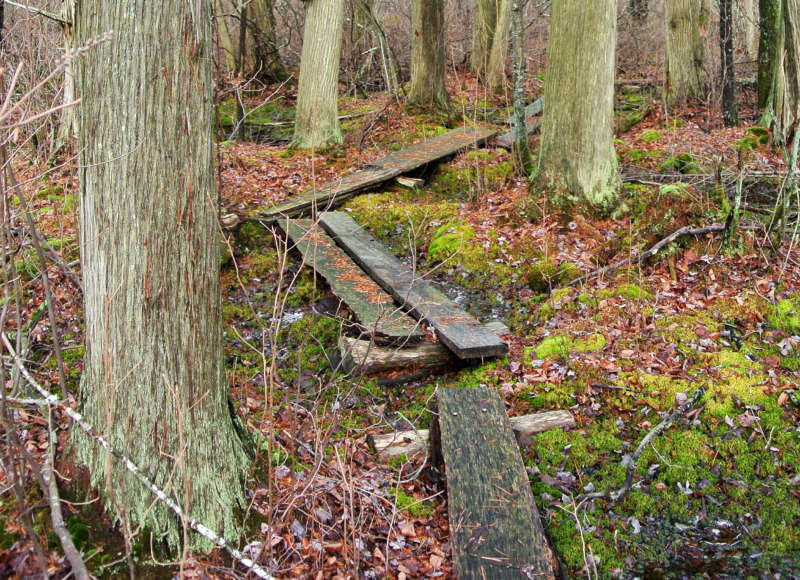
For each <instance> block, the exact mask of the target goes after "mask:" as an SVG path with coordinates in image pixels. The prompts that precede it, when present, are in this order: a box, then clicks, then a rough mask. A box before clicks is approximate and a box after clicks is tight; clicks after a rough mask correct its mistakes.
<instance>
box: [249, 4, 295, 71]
mask: <svg viewBox="0 0 800 580" xmlns="http://www.w3.org/2000/svg"><path fill="white" fill-rule="evenodd" d="M272 6H273V0H252V4H251V9H250V36H251V37H252V38H253V41H254V46H253V50H252V52H253V59H254V61H255V62H254V70H253V74H256V75H258V77H259V78H260V79H262V80H264V81H267V82H274V81H282V80H284V79H285V78H286V76H287V75H286V69H285V68H284V67H283V63H282V62H281V57H280V54H279V53H278V43H277V40H276V38H275V15H274V14H273V12H272Z"/></svg>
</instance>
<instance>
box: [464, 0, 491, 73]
mask: <svg viewBox="0 0 800 580" xmlns="http://www.w3.org/2000/svg"><path fill="white" fill-rule="evenodd" d="M497 1H498V0H477V2H476V3H475V16H474V19H473V21H472V54H471V55H470V61H469V62H470V69H471V70H472V72H473V73H475V74H476V75H478V76H479V77H480V78H484V76H485V75H486V68H487V67H488V66H489V53H490V52H491V50H492V39H493V38H494V29H495V26H496V25H497V4H496V2H497Z"/></svg>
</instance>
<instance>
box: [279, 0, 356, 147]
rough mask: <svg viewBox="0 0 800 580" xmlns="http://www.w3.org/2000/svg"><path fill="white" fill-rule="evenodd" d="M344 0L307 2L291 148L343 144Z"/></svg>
mask: <svg viewBox="0 0 800 580" xmlns="http://www.w3.org/2000/svg"><path fill="white" fill-rule="evenodd" d="M343 23H344V0H310V1H309V2H306V21H305V30H304V31H303V53H302V56H301V58H300V79H299V81H298V85H297V117H296V120H295V125H294V139H293V140H292V146H293V147H296V148H297V149H316V150H324V149H327V148H329V147H331V146H333V145H337V144H339V143H342V142H343V141H344V138H343V137H342V129H341V127H340V126H339V117H338V115H339V112H338V108H337V107H338V97H339V58H340V56H341V53H342V25H343Z"/></svg>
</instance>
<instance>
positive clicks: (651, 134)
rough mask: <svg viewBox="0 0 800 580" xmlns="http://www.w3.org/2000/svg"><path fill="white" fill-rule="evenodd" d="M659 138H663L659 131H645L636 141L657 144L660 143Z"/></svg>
mask: <svg viewBox="0 0 800 580" xmlns="http://www.w3.org/2000/svg"><path fill="white" fill-rule="evenodd" d="M659 137H661V132H660V131H657V130H655V129H645V130H644V131H642V132H641V133H639V136H638V137H636V139H638V140H639V141H642V142H644V143H655V142H656V141H658V139H659Z"/></svg>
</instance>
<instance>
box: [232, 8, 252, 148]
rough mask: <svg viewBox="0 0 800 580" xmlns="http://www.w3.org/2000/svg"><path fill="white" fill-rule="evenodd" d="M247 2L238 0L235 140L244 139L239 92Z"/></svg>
mask: <svg viewBox="0 0 800 580" xmlns="http://www.w3.org/2000/svg"><path fill="white" fill-rule="evenodd" d="M248 6H249V3H248V0H239V51H238V52H237V53H236V78H238V79H239V84H238V85H237V90H236V130H235V137H236V138H237V139H240V140H241V139H243V138H244V95H243V94H242V91H241V90H240V87H241V86H242V82H241V81H242V80H243V79H244V67H245V61H246V60H247V7H248Z"/></svg>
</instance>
